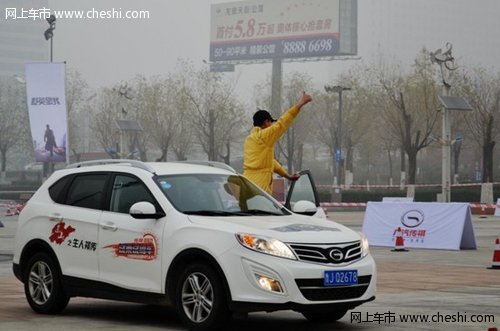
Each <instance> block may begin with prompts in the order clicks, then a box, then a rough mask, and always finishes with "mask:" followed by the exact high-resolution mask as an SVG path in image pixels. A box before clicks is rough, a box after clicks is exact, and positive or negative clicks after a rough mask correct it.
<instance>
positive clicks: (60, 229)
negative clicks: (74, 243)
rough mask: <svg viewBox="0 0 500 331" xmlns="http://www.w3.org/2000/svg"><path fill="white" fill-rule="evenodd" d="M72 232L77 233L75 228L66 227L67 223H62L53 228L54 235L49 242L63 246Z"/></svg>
mask: <svg viewBox="0 0 500 331" xmlns="http://www.w3.org/2000/svg"><path fill="white" fill-rule="evenodd" d="M72 232H75V228H74V227H72V226H71V225H68V226H65V223H64V222H62V221H61V222H59V223H57V224H56V225H54V227H53V228H52V234H51V235H50V237H49V240H50V242H53V243H56V244H58V245H61V244H62V243H63V242H64V240H65V239H66V238H67V237H68V236H69V234H70V233H72Z"/></svg>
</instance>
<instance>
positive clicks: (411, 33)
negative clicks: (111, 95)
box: [0, 0, 500, 101]
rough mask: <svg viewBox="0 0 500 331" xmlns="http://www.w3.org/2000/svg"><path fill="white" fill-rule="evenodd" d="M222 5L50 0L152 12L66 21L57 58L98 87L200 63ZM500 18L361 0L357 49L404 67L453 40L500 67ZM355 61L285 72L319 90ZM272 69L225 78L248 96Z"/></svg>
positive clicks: (489, 7) (445, 3)
mask: <svg viewBox="0 0 500 331" xmlns="http://www.w3.org/2000/svg"><path fill="white" fill-rule="evenodd" d="M1 1H2V0H0V2H1ZM267 1H272V0H267ZM309 1H314V0H309ZM220 2H228V1H220V0H218V1H216V0H145V1H138V0H85V1H81V0H49V6H50V9H51V10H92V9H93V8H95V9H96V10H111V9H113V8H115V9H120V8H121V9H122V10H148V11H149V12H150V18H149V19H144V20H117V19H115V20H113V19H95V20H77V19H65V20H63V19H60V20H59V21H58V22H57V28H56V31H55V34H54V61H67V64H68V67H70V68H73V69H77V70H78V71H80V72H81V73H82V74H83V76H84V78H85V79H86V80H87V81H88V83H89V84H90V85H91V86H93V87H99V86H105V85H111V84H114V83H119V82H121V81H124V80H127V79H130V78H132V77H134V75H135V74H142V75H146V76H150V75H155V74H163V73H167V72H171V71H174V70H175V65H176V61H177V59H178V58H187V59H190V60H191V61H192V63H193V64H194V65H196V66H199V67H201V66H203V65H204V64H203V62H202V60H203V59H208V57H209V32H210V5H211V4H212V3H220ZM499 15H500V1H498V0H418V1H417V0H358V39H359V44H358V53H359V55H360V56H361V57H362V59H363V61H365V62H367V63H369V62H370V61H371V60H372V59H373V58H374V57H375V56H377V55H378V54H380V53H382V54H384V55H386V56H388V57H392V58H395V59H397V60H398V61H400V63H401V64H402V65H403V66H406V65H410V64H411V63H412V61H413V59H414V58H415V56H416V54H417V53H418V52H419V51H420V50H421V49H422V47H424V46H425V47H427V48H428V49H429V50H435V49H437V48H444V47H445V44H446V42H451V43H452V44H453V55H454V56H455V57H456V58H457V60H458V63H459V65H466V66H479V65H480V66H484V67H487V68H492V69H494V70H495V71H498V69H499V65H498V61H499V59H500V42H499V41H498V33H499V32H500V20H499V19H498V16H499ZM42 32H43V31H42ZM42 32H41V33H42ZM47 49H48V43H47ZM47 54H48V51H47ZM356 63H358V62H356V61H334V62H325V61H323V62H316V63H311V62H306V63H294V64H291V63H286V64H284V73H285V74H286V72H289V71H292V70H293V71H306V72H308V73H309V74H310V75H311V76H313V78H314V82H315V84H317V86H318V87H320V86H323V85H324V84H327V83H333V82H335V81H336V79H337V76H338V74H339V72H340V71H342V70H345V69H347V68H348V67H349V66H351V65H356ZM270 70H271V65H270V64H257V65H241V66H237V68H236V72H235V73H231V74H226V75H232V77H234V78H236V77H237V78H238V88H237V91H238V92H239V93H240V94H241V95H242V96H243V97H244V98H245V101H249V100H248V98H249V97H250V96H251V95H252V92H251V90H252V89H253V86H254V85H255V84H257V83H261V82H262V81H263V80H264V79H265V78H266V76H267V75H268V74H269V73H270Z"/></svg>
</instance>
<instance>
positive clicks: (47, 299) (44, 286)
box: [24, 253, 69, 314]
mask: <svg viewBox="0 0 500 331" xmlns="http://www.w3.org/2000/svg"><path fill="white" fill-rule="evenodd" d="M24 293H25V295H26V299H27V300H28V303H29V305H30V306H31V309H33V310H34V311H36V312H37V313H40V314H57V313H60V312H61V311H63V310H64V308H66V306H67V305H68V302H69V296H68V295H67V294H66V293H65V292H64V289H63V287H62V284H61V272H60V271H59V268H58V266H57V265H56V263H55V262H54V260H53V259H52V258H51V257H50V256H49V255H48V254H47V253H37V254H35V255H33V257H31V259H29V261H28V264H27V267H26V272H25V275H24Z"/></svg>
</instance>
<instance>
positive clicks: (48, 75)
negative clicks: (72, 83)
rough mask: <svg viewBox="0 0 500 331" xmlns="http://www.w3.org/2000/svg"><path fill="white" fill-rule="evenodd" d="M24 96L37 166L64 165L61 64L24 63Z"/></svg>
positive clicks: (64, 112)
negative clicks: (42, 164)
mask: <svg viewBox="0 0 500 331" xmlns="http://www.w3.org/2000/svg"><path fill="white" fill-rule="evenodd" d="M25 68H26V95H27V102H28V111H29V118H30V127H31V136H32V139H33V148H34V150H35V159H36V161H37V162H67V153H66V151H67V147H68V135H67V132H68V121H67V114H66V95H65V64H64V63H27V64H26V66H25Z"/></svg>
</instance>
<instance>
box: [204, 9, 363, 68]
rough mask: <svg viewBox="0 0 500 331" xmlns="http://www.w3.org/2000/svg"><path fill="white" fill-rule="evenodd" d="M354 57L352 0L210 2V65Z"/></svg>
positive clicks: (354, 17)
mask: <svg viewBox="0 0 500 331" xmlns="http://www.w3.org/2000/svg"><path fill="white" fill-rule="evenodd" d="M355 54H357V0H310V1H303V0H273V1H269V0H251V1H239V2H229V3H219V4H213V5H212V7H211V26H210V61H212V62H217V61H236V62H237V61H240V60H243V61H244V60H258V59H273V58H283V59H284V58H306V57H308V58H310V57H325V56H334V55H355Z"/></svg>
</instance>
